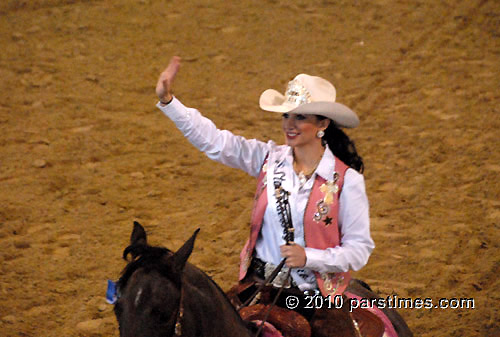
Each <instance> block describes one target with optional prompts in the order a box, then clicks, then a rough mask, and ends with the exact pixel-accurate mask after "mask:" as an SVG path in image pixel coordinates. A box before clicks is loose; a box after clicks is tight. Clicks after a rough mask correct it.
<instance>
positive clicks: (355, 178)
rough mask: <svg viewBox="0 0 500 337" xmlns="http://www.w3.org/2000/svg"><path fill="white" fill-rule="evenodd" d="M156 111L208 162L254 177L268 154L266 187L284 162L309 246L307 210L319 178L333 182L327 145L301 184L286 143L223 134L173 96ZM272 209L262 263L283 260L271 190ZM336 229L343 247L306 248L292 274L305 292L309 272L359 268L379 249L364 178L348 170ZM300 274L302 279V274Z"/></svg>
mask: <svg viewBox="0 0 500 337" xmlns="http://www.w3.org/2000/svg"><path fill="white" fill-rule="evenodd" d="M157 107H158V108H159V109H160V110H162V112H163V113H164V114H165V115H166V116H168V117H169V118H170V119H171V120H172V121H173V122H174V123H175V125H176V126H177V128H178V129H179V130H180V131H181V132H182V133H183V134H184V136H185V137H186V138H187V139H188V140H189V141H190V142H191V143H192V144H193V145H194V146H195V147H196V148H198V149H199V150H200V151H203V152H204V153H205V154H206V155H207V156H208V157H209V158H210V159H212V160H215V161H218V162H220V163H222V164H225V165H228V166H230V167H234V168H239V169H241V170H243V171H245V172H247V173H248V174H250V175H251V176H254V177H257V176H258V175H259V173H260V170H261V167H262V164H263V163H264V160H265V158H266V156H269V157H268V168H267V172H268V174H267V180H268V181H267V183H268V185H269V186H273V181H272V179H273V176H272V174H269V172H273V165H276V164H277V163H281V165H282V171H283V172H284V173H285V176H284V180H283V181H282V186H283V188H284V189H285V190H286V191H288V192H290V196H289V202H290V206H291V207H290V208H291V212H292V223H293V226H294V229H295V231H294V235H295V243H296V244H299V245H301V246H303V247H305V241H304V224H303V219H304V212H305V209H306V205H307V202H308V199H309V194H310V193H311V189H312V186H313V182H314V179H315V177H316V175H320V176H321V177H322V178H324V179H325V180H327V181H331V180H332V179H333V172H334V171H335V160H334V155H333V154H332V152H331V151H330V149H328V147H326V149H325V152H324V154H323V157H322V159H321V161H320V163H319V165H318V167H317V168H316V170H315V172H314V173H313V175H312V176H311V178H310V179H309V180H308V181H307V182H306V183H305V184H303V185H301V184H300V182H299V179H298V177H297V174H296V173H295V171H294V169H293V155H292V150H291V148H290V147H289V146H287V145H276V144H275V143H274V142H273V141H269V142H267V143H265V142H261V141H258V140H255V139H245V138H244V137H241V136H236V135H234V134H232V133H231V132H229V131H227V130H219V129H217V127H216V126H215V125H214V123H213V122H212V121H211V120H209V119H208V118H205V117H203V116H202V115H201V114H200V112H199V111H198V110H196V109H192V108H187V107H185V106H184V105H183V104H182V103H181V102H180V101H179V100H178V99H176V98H175V97H174V99H173V100H172V102H171V103H170V104H168V105H166V106H161V105H160V103H158V104H157ZM267 190H268V192H267V193H268V205H267V208H266V211H265V213H264V219H263V224H262V229H261V233H260V236H259V238H258V240H257V244H256V247H255V249H256V255H257V257H258V258H260V259H261V260H263V261H266V262H270V263H273V264H275V265H277V264H279V262H280V261H281V259H282V256H281V253H280V246H281V245H283V244H285V241H284V240H283V238H282V236H283V228H282V226H281V223H280V217H279V215H278V212H277V209H276V203H275V202H276V199H275V196H274V193H273V192H274V189H273V188H268V189H267ZM338 225H339V231H340V233H341V240H340V246H337V247H334V248H328V249H325V250H323V249H314V248H309V247H305V252H306V259H307V260H306V261H307V262H306V265H305V267H304V268H301V269H300V270H292V277H293V279H294V281H295V282H296V283H297V284H298V286H299V287H300V288H301V289H310V288H315V287H316V286H317V285H316V284H315V280H314V277H313V276H312V273H311V270H314V271H318V272H320V273H325V272H328V273H335V272H345V271H348V270H350V269H352V270H359V269H360V268H362V267H363V266H364V265H365V264H366V263H367V261H368V258H369V256H370V254H371V252H372V250H373V248H374V247H375V244H374V242H373V240H372V239H371V236H370V220H369V206H368V199H367V197H366V192H365V183H364V178H363V176H362V175H361V174H360V173H358V172H357V171H355V170H353V169H351V168H349V169H348V170H347V171H346V173H345V177H344V185H343V187H342V192H341V193H340V198H339V214H338ZM299 274H300V276H299Z"/></svg>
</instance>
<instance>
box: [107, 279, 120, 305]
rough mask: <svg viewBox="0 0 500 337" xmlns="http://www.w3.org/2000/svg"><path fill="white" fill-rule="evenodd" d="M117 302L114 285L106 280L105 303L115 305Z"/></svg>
mask: <svg viewBox="0 0 500 337" xmlns="http://www.w3.org/2000/svg"><path fill="white" fill-rule="evenodd" d="M117 300H118V295H117V293H116V283H115V282H113V281H111V280H108V289H107V290H106V302H108V303H109V304H115V303H116V301H117Z"/></svg>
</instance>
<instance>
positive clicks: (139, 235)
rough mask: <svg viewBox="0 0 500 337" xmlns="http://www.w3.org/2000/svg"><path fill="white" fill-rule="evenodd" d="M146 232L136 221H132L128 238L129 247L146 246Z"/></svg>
mask: <svg viewBox="0 0 500 337" xmlns="http://www.w3.org/2000/svg"><path fill="white" fill-rule="evenodd" d="M147 241H148V240H147V237H146V231H145V230H144V227H142V225H141V224H140V223H138V222H137V221H134V229H133V230H132V235H131V236H130V245H131V246H135V245H146V244H147V243H148V242H147Z"/></svg>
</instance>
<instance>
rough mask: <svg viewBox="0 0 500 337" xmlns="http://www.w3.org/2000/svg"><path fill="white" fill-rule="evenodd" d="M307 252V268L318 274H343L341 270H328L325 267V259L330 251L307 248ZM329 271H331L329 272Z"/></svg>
mask: <svg viewBox="0 0 500 337" xmlns="http://www.w3.org/2000/svg"><path fill="white" fill-rule="evenodd" d="M305 251H306V265H305V266H304V267H305V268H309V269H311V270H314V271H317V272H318V273H325V272H330V273H332V272H333V273H340V272H343V271H344V270H342V269H341V268H331V267H330V268H327V267H326V266H325V259H326V258H327V256H325V255H327V254H328V251H326V250H323V249H316V248H308V247H306V248H305ZM328 269H329V270H328Z"/></svg>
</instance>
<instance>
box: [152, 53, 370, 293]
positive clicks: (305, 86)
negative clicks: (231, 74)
mask: <svg viewBox="0 0 500 337" xmlns="http://www.w3.org/2000/svg"><path fill="white" fill-rule="evenodd" d="M179 66H180V58H178V57H173V58H172V60H171V61H170V64H169V65H168V67H167V68H166V69H165V71H164V72H163V73H162V74H161V75H160V78H159V80H158V83H157V86H156V94H157V95H158V98H159V100H160V101H159V102H158V104H157V106H158V108H160V110H162V111H163V113H164V114H165V115H167V116H168V117H169V118H170V119H171V120H172V121H173V122H174V123H175V124H176V126H177V127H178V128H179V129H180V130H181V132H182V133H183V134H184V135H185V137H186V138H187V139H188V140H189V141H190V142H191V143H192V144H193V145H194V146H196V147H197V148H198V149H199V150H201V151H203V152H205V154H206V155H207V156H208V157H209V158H211V159H213V160H216V161H218V162H221V163H223V164H226V165H228V166H231V167H235V168H239V169H242V170H244V171H245V172H247V173H249V174H250V175H252V176H254V177H257V178H258V184H257V185H258V186H257V195H256V202H255V207H254V210H253V214H252V227H251V234H250V239H249V240H248V242H247V244H246V245H245V247H244V249H243V251H242V253H241V266H240V280H241V279H243V278H244V277H245V276H246V275H247V272H248V270H249V267H250V269H251V270H252V272H253V273H256V274H257V275H258V276H261V277H266V276H268V275H269V274H270V273H271V272H272V270H273V269H274V267H275V266H276V265H278V264H279V263H280V261H281V259H283V258H285V259H286V267H287V268H290V269H291V279H292V280H291V283H292V286H293V287H297V288H299V289H300V290H301V291H306V290H316V289H319V290H320V291H321V293H322V294H323V295H324V296H327V295H335V294H342V292H343V291H344V289H345V287H346V286H347V284H348V281H349V273H348V272H349V270H351V269H352V270H359V269H360V268H362V267H363V266H364V265H365V264H366V263H367V261H368V257H369V256H370V254H371V252H372V250H373V248H374V243H373V240H372V239H371V237H370V229H369V214H368V200H367V197H366V193H365V186H364V179H363V176H362V174H361V173H362V171H363V163H362V160H361V158H360V157H359V156H358V154H357V152H356V149H355V147H354V144H353V143H352V142H351V141H350V140H349V138H348V137H347V136H346V135H345V134H344V133H343V132H342V131H341V130H340V129H339V127H346V128H353V127H356V126H357V125H358V124H359V120H358V117H357V116H356V114H355V113H354V112H353V111H352V110H350V109H349V108H348V107H346V106H344V105H342V104H339V103H336V102H335V95H336V92H335V88H334V87H333V85H332V84H331V83H330V82H328V81H326V80H324V79H322V78H320V77H315V76H309V75H305V74H300V75H298V76H297V77H295V79H294V80H292V81H291V82H290V83H289V84H288V88H287V91H286V93H285V95H282V94H280V93H279V92H277V91H275V90H272V89H268V90H266V91H265V92H264V93H263V94H262V95H261V97H260V107H261V108H262V109H263V110H266V111H273V112H279V113H282V117H283V120H282V128H283V132H284V134H285V139H286V145H276V144H275V143H274V142H273V141H269V142H268V143H264V142H261V141H258V140H255V139H252V140H247V139H245V138H243V137H240V136H235V135H233V134H232V133H230V132H229V131H220V130H218V129H217V128H216V127H215V125H214V124H213V123H212V122H211V121H210V120H208V119H207V118H205V117H203V116H202V115H201V114H200V113H199V112H198V111H197V110H195V109H191V108H186V107H185V106H184V105H182V103H181V102H180V101H179V100H177V99H176V98H174V97H173V96H172V84H173V81H174V79H175V75H176V73H177V71H178V70H179ZM269 186H271V188H269ZM284 199H288V200H284ZM287 202H288V205H289V209H287V207H286V205H287ZM280 207H281V208H280ZM288 218H290V219H291V221H289V220H290V219H288ZM286 222H291V223H292V225H293V228H292V229H290V228H287V224H286ZM292 234H293V235H292ZM287 238H288V239H290V238H292V239H291V240H289V241H290V242H288V244H287V240H286V239H287ZM284 275H287V269H286V268H285V270H284V271H283V272H282V273H281V275H279V276H278V277H277V279H276V285H279V284H281V283H283V282H285V281H286V280H284V277H283V276H284ZM332 297H333V296H332Z"/></svg>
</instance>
